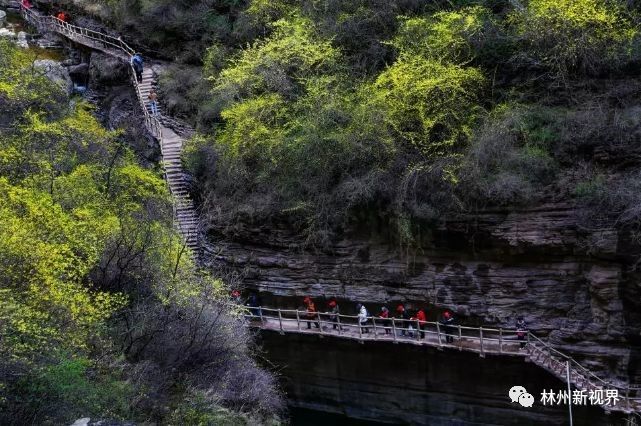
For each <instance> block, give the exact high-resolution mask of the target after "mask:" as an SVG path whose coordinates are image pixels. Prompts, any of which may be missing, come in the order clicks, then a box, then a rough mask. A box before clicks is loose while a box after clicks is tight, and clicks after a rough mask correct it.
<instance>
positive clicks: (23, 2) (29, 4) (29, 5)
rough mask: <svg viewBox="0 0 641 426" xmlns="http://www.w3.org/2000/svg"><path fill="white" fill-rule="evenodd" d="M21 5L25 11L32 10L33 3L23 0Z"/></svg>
mask: <svg viewBox="0 0 641 426" xmlns="http://www.w3.org/2000/svg"><path fill="white" fill-rule="evenodd" d="M21 4H22V7H24V8H25V9H31V2H30V1H29V0H22V3H21Z"/></svg>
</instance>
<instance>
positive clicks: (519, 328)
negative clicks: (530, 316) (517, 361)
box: [516, 317, 527, 349]
mask: <svg viewBox="0 0 641 426" xmlns="http://www.w3.org/2000/svg"><path fill="white" fill-rule="evenodd" d="M526 336H527V324H526V323H525V320H524V319H523V317H518V318H517V320H516V338H517V339H518V340H519V341H520V342H521V345H520V346H521V349H523V348H524V347H525V337H526Z"/></svg>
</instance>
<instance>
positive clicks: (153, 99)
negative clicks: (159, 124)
mask: <svg viewBox="0 0 641 426" xmlns="http://www.w3.org/2000/svg"><path fill="white" fill-rule="evenodd" d="M147 99H148V100H149V107H150V108H151V115H152V116H154V117H157V116H158V95H157V94H156V92H155V91H154V90H152V91H151V92H149V95H147Z"/></svg>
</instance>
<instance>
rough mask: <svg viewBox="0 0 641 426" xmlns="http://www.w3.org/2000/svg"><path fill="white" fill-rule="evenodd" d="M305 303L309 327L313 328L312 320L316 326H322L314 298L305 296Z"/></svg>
mask: <svg viewBox="0 0 641 426" xmlns="http://www.w3.org/2000/svg"><path fill="white" fill-rule="evenodd" d="M303 303H304V304H305V307H306V309H307V329H308V330H311V328H312V321H313V322H314V325H315V326H316V328H320V324H319V323H318V321H317V317H318V313H317V312H316V305H315V304H314V301H313V300H312V298H311V297H309V296H307V297H305V298H304V299H303ZM314 320H316V321H314Z"/></svg>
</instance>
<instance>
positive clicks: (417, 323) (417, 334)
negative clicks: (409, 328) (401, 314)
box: [416, 320, 421, 342]
mask: <svg viewBox="0 0 641 426" xmlns="http://www.w3.org/2000/svg"><path fill="white" fill-rule="evenodd" d="M416 341H417V342H420V341H421V324H419V321H418V320H416Z"/></svg>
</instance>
